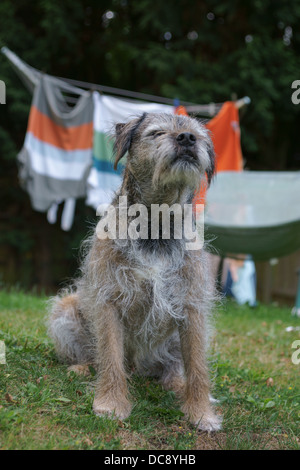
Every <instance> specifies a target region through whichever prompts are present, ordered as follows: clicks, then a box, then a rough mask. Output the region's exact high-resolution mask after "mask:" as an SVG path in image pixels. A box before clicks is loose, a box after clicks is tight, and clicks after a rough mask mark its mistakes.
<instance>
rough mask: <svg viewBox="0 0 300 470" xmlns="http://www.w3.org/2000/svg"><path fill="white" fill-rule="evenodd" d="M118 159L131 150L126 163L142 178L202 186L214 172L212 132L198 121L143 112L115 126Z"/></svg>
mask: <svg viewBox="0 0 300 470" xmlns="http://www.w3.org/2000/svg"><path fill="white" fill-rule="evenodd" d="M115 149H116V160H115V168H116V166H117V164H118V162H119V160H120V159H121V158H122V157H123V156H124V155H125V154H126V153H127V152H128V159H127V160H128V161H127V165H128V168H129V169H130V171H131V172H132V173H133V175H134V176H135V177H136V178H137V179H138V180H140V181H145V179H147V180H148V181H151V183H152V184H153V185H158V186H160V185H161V184H162V185H169V184H184V185H187V186H189V187H190V188H192V189H197V188H198V187H199V186H200V183H201V180H202V179H203V177H204V175H205V173H206V174H207V180H208V184H209V183H210V181H211V178H212V176H213V173H214V168H215V166H214V151H213V145H212V142H211V139H210V137H209V131H208V130H207V129H206V128H205V126H203V125H202V124H201V123H200V122H199V121H198V120H196V119H193V118H190V117H187V116H177V115H171V114H152V113H149V114H144V115H143V116H141V117H140V118H138V119H133V120H132V121H130V122H128V123H127V124H118V125H117V126H116V143H115Z"/></svg>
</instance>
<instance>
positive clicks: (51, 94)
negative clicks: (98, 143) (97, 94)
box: [18, 75, 93, 212]
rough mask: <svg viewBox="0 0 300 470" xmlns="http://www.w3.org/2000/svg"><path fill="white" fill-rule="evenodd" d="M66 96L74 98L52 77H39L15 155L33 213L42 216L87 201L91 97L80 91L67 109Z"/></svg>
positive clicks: (64, 86) (91, 114) (71, 90)
mask: <svg viewBox="0 0 300 470" xmlns="http://www.w3.org/2000/svg"><path fill="white" fill-rule="evenodd" d="M64 92H67V93H71V92H72V93H77V94H78V91H76V90H75V89H74V88H73V87H69V85H67V84H65V83H64V82H61V81H60V80H57V79H55V78H54V77H50V76H48V75H42V76H41V78H40V80H39V81H38V84H37V86H36V87H35V90H34V95H33V101H32V105H31V109H30V114H29V120H28V127H27V132H26V137H25V142H24V146H23V148H22V150H21V152H20V153H19V155H18V160H19V162H20V172H19V175H20V179H21V184H22V186H23V187H24V188H25V189H26V190H27V191H28V193H29V195H30V198H31V203H32V206H33V208H34V209H35V210H38V211H42V212H44V211H47V210H48V209H49V208H50V206H51V205H52V204H53V203H56V202H58V201H61V200H63V201H64V200H66V199H68V198H70V197H72V198H79V197H85V195H86V180H87V177H88V173H89V170H90V167H91V163H92V142H93V97H92V93H89V92H82V90H80V94H81V96H80V97H79V98H78V101H77V103H76V106H74V107H72V108H71V107H69V106H68V105H67V104H66V102H65V98H64V96H63V93H64Z"/></svg>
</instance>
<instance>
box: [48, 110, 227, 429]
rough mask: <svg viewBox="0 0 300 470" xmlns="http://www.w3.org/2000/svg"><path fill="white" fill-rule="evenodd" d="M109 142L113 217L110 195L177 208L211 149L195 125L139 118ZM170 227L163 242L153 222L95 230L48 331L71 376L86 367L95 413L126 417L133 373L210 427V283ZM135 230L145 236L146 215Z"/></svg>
mask: <svg viewBox="0 0 300 470" xmlns="http://www.w3.org/2000/svg"><path fill="white" fill-rule="evenodd" d="M115 138H116V144H115V150H116V159H115V167H116V165H117V164H118V162H119V160H120V159H121V158H122V157H123V156H124V155H125V154H127V164H126V168H125V171H124V178H123V183H122V187H121V189H120V191H119V193H118V194H117V195H116V197H115V199H114V201H113V203H112V207H113V208H114V209H115V211H116V213H117V215H119V213H120V211H121V207H120V203H119V201H120V196H122V197H124V196H126V198H127V203H128V206H131V205H134V204H137V203H139V204H142V205H143V207H146V208H149V209H150V207H151V205H153V204H159V205H161V204H167V205H168V206H172V205H174V204H177V205H179V206H180V207H183V206H184V205H185V204H190V203H191V202H192V199H193V196H194V194H195V192H196V191H197V190H198V189H199V187H200V184H201V182H202V181H203V180H204V179H205V174H206V176H207V180H208V183H210V180H211V178H212V175H213V172H214V153H213V147H212V143H211V139H210V137H209V134H208V131H207V130H206V128H205V127H204V126H203V125H202V124H201V123H200V122H199V121H198V120H196V119H193V118H189V117H186V116H175V115H174V116H173V115H169V114H144V115H143V116H141V117H140V118H136V119H133V120H132V121H130V122H128V123H127V124H119V125H117V126H116V136H115ZM173 215H174V214H173ZM108 220H109V219H108ZM116 220H117V232H118V229H119V228H120V226H119V225H118V217H117V218H116ZM127 220H128V222H129V221H130V220H132V216H130V215H128V219H127ZM174 221H175V216H174V217H173V218H172V216H171V218H170V237H169V239H168V240H167V239H165V238H164V237H163V236H162V230H161V229H162V227H161V226H160V227H159V229H160V230H159V236H158V237H156V238H154V239H153V238H151V237H146V238H145V237H144V238H142V237H140V238H136V237H135V238H127V239H123V238H121V237H116V238H115V239H113V238H111V237H110V234H109V231H108V233H107V235H106V236H104V237H99V233H98V236H97V231H95V233H94V235H93V236H92V238H91V239H90V240H89V242H88V243H87V246H86V254H85V257H84V260H83V263H82V266H81V270H82V275H81V277H80V278H79V279H78V280H77V281H76V282H75V288H74V289H73V290H72V291H71V292H69V293H63V294H62V295H60V296H58V297H56V298H55V299H54V300H53V302H52V311H51V315H50V319H49V332H50V335H51V337H52V338H53V340H54V342H55V346H56V350H57V354H58V355H59V357H60V358H61V359H62V360H64V361H66V362H67V363H69V364H70V365H71V366H72V367H71V369H72V370H77V371H80V370H81V371H84V370H85V368H86V366H87V365H88V364H93V365H94V367H96V369H97V374H98V378H97V384H96V391H95V399H94V404H93V409H94V412H95V413H96V414H98V415H104V414H111V415H113V416H117V417H119V418H121V419H125V418H126V417H128V415H129V414H130V411H131V407H132V404H131V401H130V398H129V396H128V389H127V377H128V374H129V371H130V370H132V368H133V367H134V368H135V370H137V371H138V372H140V373H144V374H152V375H154V376H157V377H158V378H159V379H160V381H161V383H162V384H163V386H164V387H165V388H166V389H172V390H174V391H175V392H177V393H178V395H179V396H180V397H181V398H182V410H183V412H184V414H185V415H186V417H187V419H189V420H190V421H191V422H192V423H193V424H194V425H195V426H197V427H198V428H199V429H201V430H207V431H216V430H218V429H220V425H221V418H220V417H219V416H217V415H216V414H215V412H214V410H213V407H212V405H211V402H210V398H209V397H210V380H209V373H208V367H207V362H206V349H207V343H208V337H209V314H210V310H211V304H212V301H213V298H214V292H213V287H212V286H213V283H212V280H211V277H210V274H209V269H208V265H207V261H206V254H205V252H204V251H203V250H202V249H199V250H192V251H190V250H188V249H187V248H186V240H185V239H184V237H183V238H181V239H180V238H177V237H176V236H175V229H174ZM141 225H143V227H144V228H145V225H146V227H148V228H149V233H150V230H151V218H150V216H149V218H148V219H147V218H146V220H145V218H144V220H143V221H142V223H141Z"/></svg>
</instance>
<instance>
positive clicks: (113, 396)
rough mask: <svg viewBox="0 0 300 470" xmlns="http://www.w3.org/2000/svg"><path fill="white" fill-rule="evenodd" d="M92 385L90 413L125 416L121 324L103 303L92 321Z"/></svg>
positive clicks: (125, 394) (126, 394)
mask: <svg viewBox="0 0 300 470" xmlns="http://www.w3.org/2000/svg"><path fill="white" fill-rule="evenodd" d="M95 332H96V338H97V343H96V355H97V357H96V362H97V366H98V371H99V372H98V373H99V377H98V382H97V385H96V392H95V399H94V403H93V410H94V412H95V413H96V414H97V415H99V416H103V415H107V414H109V415H112V416H113V417H118V418H120V419H125V418H127V417H128V416H129V414H130V411H131V403H130V401H129V399H128V389H127V383H126V373H125V369H124V345H123V327H122V324H121V321H120V320H119V318H118V314H117V311H116V309H115V308H114V307H113V306H106V307H105V309H104V310H102V311H101V314H100V315H99V317H98V318H97V320H96V325H95Z"/></svg>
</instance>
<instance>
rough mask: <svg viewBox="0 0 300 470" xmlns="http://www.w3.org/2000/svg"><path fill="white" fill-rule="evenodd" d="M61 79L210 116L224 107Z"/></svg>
mask: <svg viewBox="0 0 300 470" xmlns="http://www.w3.org/2000/svg"><path fill="white" fill-rule="evenodd" d="M57 78H59V79H60V80H63V81H65V82H67V83H70V84H71V85H74V86H77V87H80V88H84V89H86V90H93V91H99V92H100V93H107V94H109V95H115V96H121V97H124V98H132V99H137V100H142V101H151V102H152V103H153V102H155V103H162V104H169V105H170V106H176V105H177V103H178V104H181V105H182V106H185V108H186V110H187V111H188V112H189V111H190V112H198V113H199V114H205V115H208V116H213V115H214V114H216V113H217V112H218V111H219V110H220V109H221V107H222V104H223V103H209V104H203V105H199V104H195V103H190V102H188V101H181V100H180V101H179V100H178V99H175V100H172V99H171V98H164V97H162V96H156V95H149V94H146V93H140V92H135V91H129V90H123V89H121V88H114V87H109V86H104V85H97V84H95V83H90V82H83V81H81V80H74V79H71V78H64V77H57ZM74 101H75V99H74Z"/></svg>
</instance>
